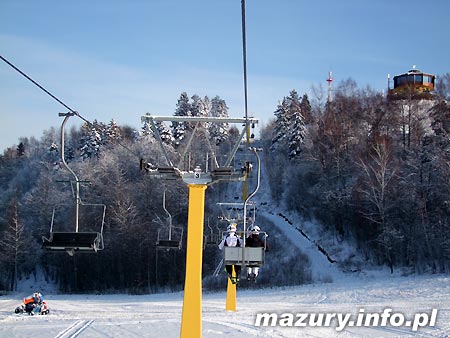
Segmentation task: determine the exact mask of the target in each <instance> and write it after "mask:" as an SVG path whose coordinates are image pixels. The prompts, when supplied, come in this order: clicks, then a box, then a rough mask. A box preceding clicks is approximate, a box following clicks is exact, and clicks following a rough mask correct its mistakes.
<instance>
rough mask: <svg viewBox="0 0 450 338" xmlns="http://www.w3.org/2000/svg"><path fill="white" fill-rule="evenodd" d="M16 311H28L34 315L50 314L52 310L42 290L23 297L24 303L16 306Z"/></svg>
mask: <svg viewBox="0 0 450 338" xmlns="http://www.w3.org/2000/svg"><path fill="white" fill-rule="evenodd" d="M14 312H15V313H18V314H19V313H28V314H29V315H31V316H33V315H35V314H39V315H48V314H49V313H50V310H49V308H48V306H47V303H46V302H45V300H44V299H43V297H42V294H41V293H40V292H35V293H33V294H32V295H31V296H29V297H26V298H24V299H23V304H22V305H20V306H18V307H16V309H15V311H14Z"/></svg>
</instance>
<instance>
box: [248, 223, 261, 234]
mask: <svg viewBox="0 0 450 338" xmlns="http://www.w3.org/2000/svg"><path fill="white" fill-rule="evenodd" d="M260 231H261V229H260V227H259V226H257V225H252V226H251V228H250V232H251V233H253V234H259V232H260Z"/></svg>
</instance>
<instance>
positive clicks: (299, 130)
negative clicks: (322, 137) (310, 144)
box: [288, 110, 306, 159]
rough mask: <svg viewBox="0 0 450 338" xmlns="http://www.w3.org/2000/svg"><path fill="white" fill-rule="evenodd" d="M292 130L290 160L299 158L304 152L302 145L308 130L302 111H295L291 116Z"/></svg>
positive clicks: (289, 142) (289, 145) (289, 144)
mask: <svg viewBox="0 0 450 338" xmlns="http://www.w3.org/2000/svg"><path fill="white" fill-rule="evenodd" d="M291 120H292V122H291V123H292V130H291V132H290V135H289V140H288V147H289V159H294V158H296V157H298V156H299V155H300V153H301V151H302V145H303V143H304V140H305V136H306V128H305V124H304V123H303V116H302V114H301V113H300V111H298V110H295V111H293V112H292V115H291Z"/></svg>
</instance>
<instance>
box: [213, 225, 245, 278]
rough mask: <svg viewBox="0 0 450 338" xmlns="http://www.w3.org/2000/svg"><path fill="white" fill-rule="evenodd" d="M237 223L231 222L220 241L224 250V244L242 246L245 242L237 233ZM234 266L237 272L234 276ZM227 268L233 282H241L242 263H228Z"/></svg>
mask: <svg viewBox="0 0 450 338" xmlns="http://www.w3.org/2000/svg"><path fill="white" fill-rule="evenodd" d="M236 226H237V224H236V223H231V224H230V225H228V227H227V231H228V233H227V234H226V235H225V236H224V238H223V239H222V241H221V242H220V243H219V249H220V250H223V247H224V246H237V247H240V246H242V244H243V241H242V238H241V237H239V235H237V234H236ZM233 266H234V272H235V273H236V277H233V275H232V272H233ZM225 269H226V271H227V273H228V277H229V278H230V281H231V282H232V283H233V284H237V283H239V277H240V275H241V266H240V265H226V266H225Z"/></svg>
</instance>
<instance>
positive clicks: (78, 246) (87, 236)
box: [42, 203, 106, 256]
mask: <svg viewBox="0 0 450 338" xmlns="http://www.w3.org/2000/svg"><path fill="white" fill-rule="evenodd" d="M59 206H63V207H67V205H57V206H55V207H54V208H53V213H52V221H51V225H50V235H49V237H48V238H47V237H45V236H43V237H42V247H43V248H44V249H45V250H46V251H55V252H58V251H59V252H64V251H66V252H67V253H68V254H69V255H71V256H72V255H73V254H74V253H75V252H80V253H81V252H83V253H89V252H92V253H95V252H97V251H100V250H103V249H104V242H103V226H104V223H105V214H106V205H104V204H89V203H81V204H80V205H79V206H78V208H80V207H81V209H82V210H83V209H85V208H93V209H99V211H97V212H96V213H97V217H96V219H97V221H95V220H93V219H90V220H89V221H84V222H81V223H82V224H81V227H82V229H83V231H79V230H77V231H75V232H72V231H68V229H69V227H68V226H67V224H63V225H62V224H61V223H62V222H61V223H60V222H58V220H57V218H58V217H57V216H58V215H57V210H58V207H59ZM72 207H73V205H72ZM78 210H80V209H78ZM98 216H100V218H99V217H98ZM64 223H65V222H64ZM85 223H89V225H90V227H88V226H86V224H85ZM95 223H97V224H95ZM79 226H80V224H79V223H78V227H79ZM70 227H72V225H70ZM93 228H98V229H99V231H92V229H93Z"/></svg>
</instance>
